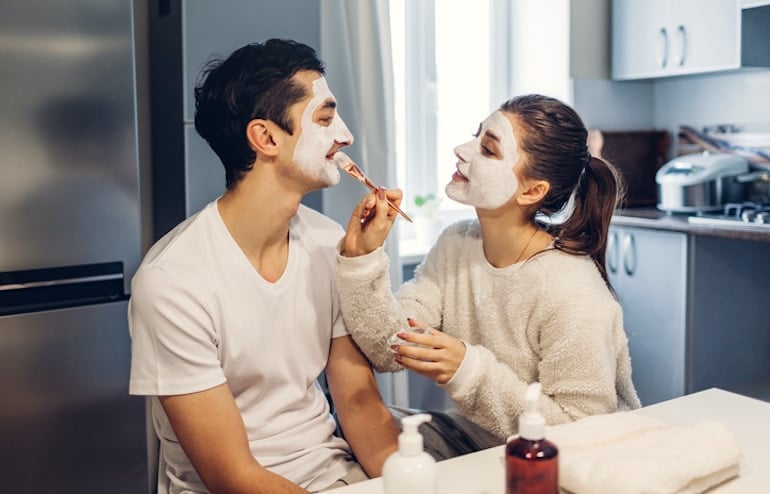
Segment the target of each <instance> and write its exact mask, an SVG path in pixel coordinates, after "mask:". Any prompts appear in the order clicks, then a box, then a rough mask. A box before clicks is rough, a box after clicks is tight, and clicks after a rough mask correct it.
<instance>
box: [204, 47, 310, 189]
mask: <svg viewBox="0 0 770 494" xmlns="http://www.w3.org/2000/svg"><path fill="white" fill-rule="evenodd" d="M302 70H312V71H315V72H319V73H321V74H323V73H324V64H323V62H322V61H321V60H320V59H319V58H318V56H317V55H316V52H315V50H313V49H312V48H311V47H309V46H307V45H304V44H302V43H298V42H296V41H291V40H282V39H270V40H268V41H265V42H264V43H252V44H248V45H246V46H243V47H241V48H239V49H237V50H235V51H234V52H233V53H232V54H231V55H230V56H229V57H227V58H226V59H225V60H222V59H214V60H212V61H210V62H209V63H208V64H207V65H206V67H205V68H204V69H203V71H202V72H201V75H200V77H199V80H198V83H197V84H196V86H195V130H197V131H198V134H200V136H201V137H203V138H204V139H205V140H206V142H208V143H209V146H211V149H213V150H214V152H215V153H216V154H217V156H219V159H220V160H221V161H222V164H223V165H224V166H225V180H226V184H227V188H228V189H230V188H232V187H233V186H234V185H235V184H236V183H237V182H238V181H239V180H240V179H241V178H242V177H243V176H244V174H245V173H246V172H247V171H249V170H250V169H251V167H252V165H253V163H254V160H255V159H256V153H255V152H254V151H253V150H252V149H251V147H249V143H248V141H247V139H246V125H247V124H248V123H249V122H250V121H251V120H253V119H255V118H261V119H265V120H271V121H273V122H275V123H276V124H277V125H278V126H279V127H281V128H282V129H283V130H285V131H286V132H288V133H289V134H293V133H294V125H293V122H292V121H291V118H290V115H289V112H288V109H289V107H291V105H293V104H294V103H296V102H298V101H300V100H302V99H303V98H304V97H305V96H306V94H305V93H306V92H305V90H304V88H303V87H302V86H300V85H298V84H297V83H296V82H295V81H293V80H292V77H293V76H294V74H296V73H297V72H298V71H302Z"/></svg>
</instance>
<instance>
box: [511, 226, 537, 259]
mask: <svg viewBox="0 0 770 494" xmlns="http://www.w3.org/2000/svg"><path fill="white" fill-rule="evenodd" d="M538 230H539V229H538V228H535V229H534V230H533V231H532V235H530V236H529V240H527V243H526V245H524V248H523V249H521V252H520V253H519V257H517V258H516V260H515V261H514V262H513V263H514V264H516V263H518V262H519V261H520V260H521V257H522V256H523V255H524V253H525V252H527V249H528V248H529V244H531V243H532V239H533V238H535V235H536V234H537V232H538Z"/></svg>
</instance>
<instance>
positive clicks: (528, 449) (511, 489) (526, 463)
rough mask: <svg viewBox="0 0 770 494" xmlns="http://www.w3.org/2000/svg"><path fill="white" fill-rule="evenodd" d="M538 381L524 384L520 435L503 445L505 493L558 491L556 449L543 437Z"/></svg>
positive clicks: (531, 493)
mask: <svg viewBox="0 0 770 494" xmlns="http://www.w3.org/2000/svg"><path fill="white" fill-rule="evenodd" d="M541 387H542V386H541V384H540V383H538V382H536V383H532V384H530V385H529V387H527V392H526V394H525V396H524V400H525V402H526V405H525V410H524V413H523V414H521V415H520V416H519V435H518V437H516V436H513V437H511V438H509V440H508V442H507V444H506V446H505V476H506V486H505V493H506V494H558V493H559V464H558V459H559V457H558V455H559V450H558V449H557V448H556V445H555V444H553V443H552V442H550V441H548V440H547V439H545V418H544V417H543V415H542V414H541V413H540V409H539V403H540V390H541Z"/></svg>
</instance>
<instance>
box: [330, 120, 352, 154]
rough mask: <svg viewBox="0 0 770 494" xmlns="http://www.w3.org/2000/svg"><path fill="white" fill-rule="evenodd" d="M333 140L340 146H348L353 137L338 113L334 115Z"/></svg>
mask: <svg viewBox="0 0 770 494" xmlns="http://www.w3.org/2000/svg"><path fill="white" fill-rule="evenodd" d="M332 125H333V126H334V142H336V143H337V144H339V145H340V147H345V146H350V145H351V144H353V141H355V139H354V138H353V134H351V132H350V130H349V129H348V126H347V125H345V121H344V120H342V117H340V116H339V115H335V116H334V122H333V123H332Z"/></svg>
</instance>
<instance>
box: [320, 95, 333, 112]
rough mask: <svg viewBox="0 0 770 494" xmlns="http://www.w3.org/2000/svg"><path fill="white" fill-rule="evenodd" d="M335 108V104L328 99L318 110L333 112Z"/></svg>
mask: <svg viewBox="0 0 770 494" xmlns="http://www.w3.org/2000/svg"><path fill="white" fill-rule="evenodd" d="M335 108H337V102H336V101H334V100H333V99H331V98H330V99H327V100H326V101H324V102H323V104H322V105H321V108H320V109H321V110H334V109H335Z"/></svg>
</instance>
